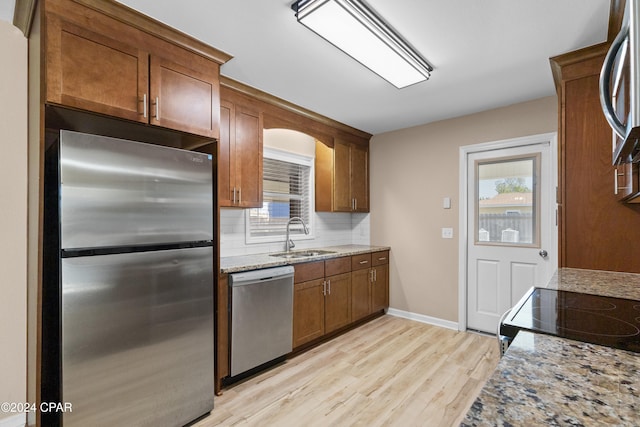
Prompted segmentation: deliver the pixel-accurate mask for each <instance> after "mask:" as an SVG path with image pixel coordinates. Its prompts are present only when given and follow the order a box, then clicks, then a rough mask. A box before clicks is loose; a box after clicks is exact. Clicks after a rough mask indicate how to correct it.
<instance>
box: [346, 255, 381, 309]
mask: <svg viewBox="0 0 640 427" xmlns="http://www.w3.org/2000/svg"><path fill="white" fill-rule="evenodd" d="M351 260H352V261H351V268H352V270H353V271H352V272H351V320H352V321H356V320H360V319H362V318H365V317H367V316H368V315H370V314H372V313H375V312H378V311H381V310H384V309H386V308H387V307H389V251H380V252H373V253H370V254H362V255H354V256H352V257H351Z"/></svg>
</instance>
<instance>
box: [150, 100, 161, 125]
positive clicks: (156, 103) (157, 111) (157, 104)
mask: <svg viewBox="0 0 640 427" xmlns="http://www.w3.org/2000/svg"><path fill="white" fill-rule="evenodd" d="M152 104H153V103H152ZM155 106H156V115H155V116H153V118H154V119H156V120H158V121H160V97H158V96H156V102H155Z"/></svg>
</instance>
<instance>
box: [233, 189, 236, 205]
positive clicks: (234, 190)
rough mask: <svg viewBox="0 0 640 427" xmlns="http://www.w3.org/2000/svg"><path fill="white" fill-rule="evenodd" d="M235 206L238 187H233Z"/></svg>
mask: <svg viewBox="0 0 640 427" xmlns="http://www.w3.org/2000/svg"><path fill="white" fill-rule="evenodd" d="M233 204H234V205H235V204H236V187H233Z"/></svg>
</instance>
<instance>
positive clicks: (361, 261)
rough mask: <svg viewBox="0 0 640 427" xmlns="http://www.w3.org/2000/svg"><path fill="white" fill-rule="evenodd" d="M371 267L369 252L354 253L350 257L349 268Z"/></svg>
mask: <svg viewBox="0 0 640 427" xmlns="http://www.w3.org/2000/svg"><path fill="white" fill-rule="evenodd" d="M369 267H371V254H370V253H369V254H361V255H354V256H352V257H351V270H352V271H356V270H362V269H365V268H369Z"/></svg>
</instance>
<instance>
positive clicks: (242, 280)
mask: <svg viewBox="0 0 640 427" xmlns="http://www.w3.org/2000/svg"><path fill="white" fill-rule="evenodd" d="M293 272H294V269H293V266H290V265H287V266H283V267H273V268H263V269H260V270H252V271H244V272H241V273H233V274H230V275H229V286H230V287H236V286H248V285H254V284H257V283H260V282H264V281H267V280H269V281H270V280H278V279H286V278H289V277H293Z"/></svg>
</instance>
